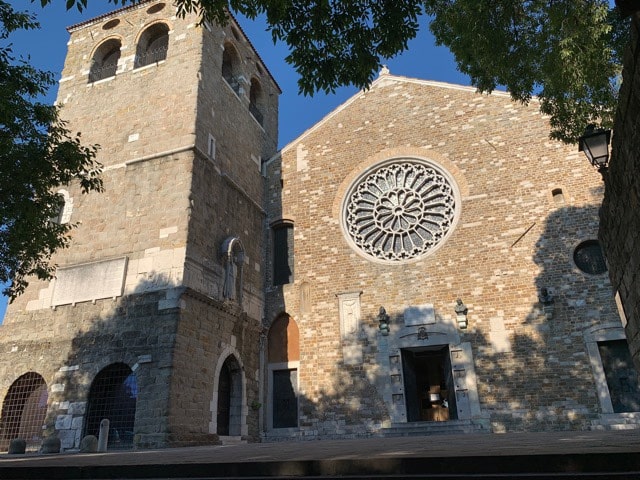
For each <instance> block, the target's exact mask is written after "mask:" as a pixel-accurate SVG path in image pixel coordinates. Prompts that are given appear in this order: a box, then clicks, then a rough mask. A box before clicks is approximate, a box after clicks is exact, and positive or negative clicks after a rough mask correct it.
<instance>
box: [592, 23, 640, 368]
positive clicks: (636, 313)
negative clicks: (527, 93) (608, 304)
mask: <svg viewBox="0 0 640 480" xmlns="http://www.w3.org/2000/svg"><path fill="white" fill-rule="evenodd" d="M639 29H640V14H638V13H636V14H635V16H634V17H633V18H632V22H631V42H630V44H629V47H628V48H627V51H626V52H625V55H624V69H623V71H622V79H623V81H622V86H621V88H620V98H619V101H618V111H617V112H616V119H615V125H614V135H613V140H612V151H611V162H610V166H609V172H608V173H607V174H606V175H605V178H604V183H605V186H606V188H605V195H604V201H603V204H602V210H601V213H600V221H601V228H600V239H601V241H602V243H603V246H604V249H605V252H606V256H607V261H608V263H609V268H610V270H609V272H610V277H611V283H612V285H613V290H614V292H617V294H618V295H619V299H620V304H621V307H620V308H621V311H623V312H624V317H625V318H626V322H627V323H626V328H625V330H626V333H627V338H628V340H629V348H630V350H631V353H632V355H633V358H634V361H635V364H636V367H637V368H639V369H640V274H639V273H638V272H640V216H639V215H638V208H640V177H639V176H638V172H640V157H639V156H638V152H639V151H640V133H639V132H638V122H639V121H640V62H639V59H638V56H639V55H640V35H639Z"/></svg>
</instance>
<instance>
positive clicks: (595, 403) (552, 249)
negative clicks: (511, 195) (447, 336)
mask: <svg viewBox="0 0 640 480" xmlns="http://www.w3.org/2000/svg"><path fill="white" fill-rule="evenodd" d="M596 193H597V192H596ZM597 228H598V206H596V205H590V206H586V207H567V206H562V207H558V208H557V209H556V210H555V211H554V212H552V213H551V214H550V215H549V216H548V217H547V218H546V219H545V220H544V222H543V223H542V224H541V225H540V226H539V227H537V228H535V229H533V228H532V229H531V233H530V236H529V238H527V237H526V235H525V236H524V237H522V238H520V239H518V240H519V241H517V242H515V243H514V244H513V245H511V247H510V248H508V249H505V251H501V252H495V251H490V247H485V248H486V249H487V251H485V252H483V251H481V250H478V251H475V253H476V255H477V257H478V258H487V259H488V260H486V262H487V263H486V265H477V272H482V273H481V275H487V278H489V277H491V276H495V273H494V272H495V271H496V270H500V271H501V272H504V275H502V274H501V276H500V279H498V280H496V281H495V282H494V283H493V285H492V288H493V289H494V290H493V291H491V292H490V291H488V289H489V287H486V286H485V287H484V290H483V291H482V292H481V293H477V292H474V291H463V290H462V291H461V290H456V286H455V285H454V286H453V288H451V287H450V286H449V287H447V286H446V285H445V284H444V280H442V282H443V285H442V286H441V287H442V289H443V290H447V288H448V289H450V290H452V291H455V292H456V294H455V295H452V298H455V297H456V296H457V295H460V296H461V297H462V298H463V299H465V301H467V302H469V304H470V305H473V307H472V308H470V309H469V311H468V318H469V328H468V329H466V330H459V331H458V333H459V335H460V339H459V341H460V342H461V343H465V342H468V343H469V344H471V346H472V353H473V367H474V369H475V385H472V386H471V387H472V388H476V389H477V394H478V398H479V403H480V411H481V413H480V416H479V417H480V418H476V419H475V420H481V419H482V418H484V419H485V420H487V419H488V420H489V421H490V426H491V430H492V431H494V432H504V431H538V430H569V429H573V430H586V429H590V428H594V427H595V428H599V426H606V425H604V424H602V423H601V415H602V414H616V413H621V412H623V411H626V412H638V411H640V390H639V389H638V376H637V374H636V373H635V372H633V371H630V364H629V365H627V363H629V362H630V357H629V358H628V359H627V358H626V357H625V350H627V354H626V356H627V357H628V349H627V347H626V340H625V339H624V333H623V330H622V326H621V324H620V319H619V316H618V313H617V310H616V308H615V303H614V301H613V296H612V292H611V287H610V284H609V281H608V277H607V274H606V266H605V265H604V263H602V260H601V254H600V249H599V246H598V245H597V243H595V245H594V242H593V240H595V239H596V236H597ZM533 232H538V237H537V238H536V237H535V236H534V235H533ZM532 251H534V252H535V253H534V255H533V257H531V252H532ZM532 261H533V262H534V263H535V265H537V267H538V272H539V273H538V274H537V275H536V276H535V277H531V281H532V282H533V285H531V283H528V282H527V281H526V280H524V279H523V276H529V275H531V271H532V270H535V269H532V265H531V262H532ZM524 278H526V277H524ZM378 298H384V294H380V292H379V293H378ZM428 300H429V299H428V298H425V302H424V303H427V302H428ZM382 302H384V301H382ZM490 302H493V304H491V303H490ZM336 308H337V307H336ZM452 308H453V307H452ZM488 312H492V313H488ZM389 314H390V321H391V322H390V324H391V333H390V335H391V336H393V335H394V331H396V332H398V331H399V329H401V328H403V329H404V330H403V331H402V332H403V334H404V333H405V332H410V329H409V327H404V321H405V319H404V315H403V313H398V312H393V311H391V309H390V311H389ZM280 318H281V317H278V319H277V320H276V321H274V326H275V325H277V322H278V321H279V319H280ZM333 322H334V323H333V324H332V325H331V326H330V327H328V328H331V330H332V331H331V335H328V334H327V332H326V330H322V329H324V328H327V327H322V326H320V325H317V327H316V328H317V329H318V330H317V331H316V332H315V335H317V336H319V335H322V337H323V340H326V342H325V343H324V344H323V343H321V341H320V339H319V338H317V339H316V340H317V344H318V348H317V349H316V350H313V351H311V350H309V349H308V348H306V349H305V348H304V347H303V348H302V350H303V351H304V352H305V353H304V355H303V357H302V358H300V360H299V366H297V365H295V364H294V363H295V362H292V359H291V358H289V359H288V360H289V364H288V365H289V366H288V368H289V369H290V370H291V369H294V370H298V369H299V372H298V371H296V377H295V378H294V377H293V376H291V375H289V377H288V380H287V381H289V385H287V384H286V382H285V385H284V387H280V388H281V391H277V382H278V380H277V379H276V378H275V377H274V376H273V375H274V373H275V372H274V371H273V369H268V372H267V381H268V384H269V387H268V388H267V411H266V412H265V414H266V415H267V421H266V425H267V430H268V433H267V436H268V437H269V436H274V437H277V436H302V437H305V436H310V437H331V436H338V437H339V436H344V435H350V436H353V435H355V436H359V435H362V436H366V435H371V434H372V433H375V432H378V431H379V430H380V429H381V428H385V427H389V426H391V425H390V424H391V422H390V419H391V418H393V414H392V410H393V409H394V408H395V406H394V403H393V402H394V395H393V392H391V394H389V389H391V390H392V389H393V386H392V383H393V381H394V379H393V372H390V371H389V365H392V361H388V362H387V361H386V360H389V359H388V358H387V359H386V360H385V361H383V362H381V361H380V359H381V357H380V354H381V352H382V351H383V348H381V345H382V342H383V338H384V337H383V336H382V335H381V333H380V331H379V328H378V323H379V322H378V318H377V317H375V316H370V317H365V318H363V319H362V320H361V323H360V331H359V332H358V335H357V338H356V339H355V340H354V341H353V342H351V343H350V344H349V345H347V344H346V343H345V342H344V341H342V342H340V340H339V338H340V330H339V322H338V321H337V315H336V320H334V321H333ZM443 322H444V319H443V318H442V317H440V316H438V315H437V312H436V323H435V325H440V324H442V323H443ZM323 325H324V324H323ZM272 328H273V327H272ZM411 328H413V329H414V330H415V332H413V333H412V335H414V336H415V338H417V339H418V340H416V341H415V342H414V343H412V344H411V347H410V348H406V349H405V348H402V347H401V348H400V352H399V353H400V357H401V358H400V362H402V364H403V365H402V369H401V371H402V372H403V376H402V378H400V380H399V381H400V382H402V385H401V386H402V387H403V390H404V398H402V397H400V396H398V397H397V398H402V401H403V402H405V405H404V406H403V407H404V408H406V410H407V419H408V420H409V422H411V421H426V422H429V421H431V422H433V421H447V420H454V419H456V418H458V416H457V412H456V411H455V409H456V408H458V409H459V408H461V402H459V401H457V399H456V395H454V396H452V395H451V390H452V389H457V388H458V387H456V386H455V385H454V384H455V383H456V382H458V380H457V379H456V378H455V377H456V372H455V368H454V367H452V366H451V364H448V363H447V360H446V358H445V354H444V353H442V352H443V351H444V350H443V349H442V348H441V349H440V350H438V345H436V344H435V343H434V340H433V338H434V337H433V335H432V336H431V337H429V335H425V333H427V334H428V333H429V332H428V330H429V328H426V330H427V332H423V334H422V340H420V338H421V335H420V331H419V329H420V327H419V326H415V327H411ZM436 333H437V332H436ZM308 335H309V332H306V333H305V336H306V337H308ZM300 341H301V342H303V344H304V342H305V338H304V337H301V338H300ZM421 342H423V343H421ZM436 343H437V342H436ZM340 347H342V355H340V352H339V353H338V355H337V357H336V358H340V360H339V361H337V362H335V363H334V364H331V365H329V364H327V361H326V359H327V358H328V357H331V355H332V354H334V352H335V349H337V348H340ZM345 347H348V348H345ZM440 347H445V345H442V346H440ZM446 347H447V348H448V350H447V351H452V350H453V349H454V348H455V347H456V345H454V344H451V345H446ZM347 353H348V355H349V356H350V357H352V358H353V357H355V358H360V360H358V361H356V362H353V361H352V360H349V361H346V358H347ZM268 356H269V358H272V356H273V354H272V353H271V352H268ZM418 357H420V358H418ZM623 357H624V358H623ZM279 360H280V362H281V365H282V367H283V368H285V367H286V364H285V363H284V360H283V359H279ZM293 360H294V361H295V360H297V359H293ZM452 368H454V371H453V372H451V375H449V372H447V369H449V370H451V369H452ZM631 370H632V369H631ZM329 372H331V373H329ZM297 375H299V376H300V377H301V379H302V384H303V385H304V386H305V390H304V391H302V392H299V393H298V396H297V399H295V400H296V402H297V405H298V406H297V408H298V422H297V423H296V424H295V425H291V424H290V423H287V422H285V425H283V426H284V427H289V428H288V429H281V430H279V429H278V428H277V425H278V422H279V421H281V420H282V419H278V418H277V417H278V415H279V414H278V411H279V410H281V409H279V408H278V402H280V401H283V400H284V401H286V402H288V404H289V405H294V403H293V401H292V399H291V398H288V397H291V393H288V392H293V391H297V384H296V382H297ZM327 377H329V378H330V383H329V382H327V381H326V380H324V383H322V384H321V385H320V384H318V379H320V378H327ZM409 377H411V379H410V378H409ZM449 377H453V378H452V379H451V378H449ZM429 378H431V379H432V380H428V379H429ZM433 378H435V381H434V380H433ZM421 382H422V383H421ZM328 383H329V384H328ZM459 386H460V385H459ZM461 386H462V387H465V388H467V387H469V386H470V385H468V384H467V385H461ZM425 389H426V391H423V390H425ZM459 390H460V391H458V392H456V394H457V396H459V395H461V391H462V390H463V388H460V389H459ZM410 391H411V392H414V393H410ZM426 393H428V394H429V395H425V394H426ZM414 394H415V395H416V396H417V398H416V399H415V400H411V401H410V396H411V395H414ZM458 400H460V399H459V398H458ZM412 402H413V403H412ZM445 406H446V408H447V411H446V412H443V411H433V410H431V411H426V412H425V411H423V410H424V409H425V408H423V407H426V409H433V408H436V407H438V408H444V407H445ZM411 411H414V413H413V414H412V413H411ZM396 418H397V417H396ZM472 420H474V419H472ZM291 427H294V428H291Z"/></svg>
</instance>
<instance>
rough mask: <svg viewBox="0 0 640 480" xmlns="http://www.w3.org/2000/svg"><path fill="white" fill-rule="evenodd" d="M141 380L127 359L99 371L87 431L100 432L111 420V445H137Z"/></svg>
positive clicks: (113, 446)
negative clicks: (134, 433) (137, 405)
mask: <svg viewBox="0 0 640 480" xmlns="http://www.w3.org/2000/svg"><path fill="white" fill-rule="evenodd" d="M137 399H138V383H137V381H136V375H135V374H134V373H133V372H132V371H131V369H130V368H129V367H128V366H127V365H125V364H124V363H114V364H112V365H109V366H108V367H106V368H104V369H103V370H101V371H100V373H98V375H96V378H95V379H94V380H93V383H92V384H91V389H90V390H89V402H88V407H87V416H86V419H85V426H84V435H95V436H96V437H97V436H98V435H99V433H100V422H101V421H102V420H103V419H108V420H109V442H108V444H107V446H108V448H110V449H117V448H123V449H124V448H131V447H133V431H134V423H135V418H136V401H137Z"/></svg>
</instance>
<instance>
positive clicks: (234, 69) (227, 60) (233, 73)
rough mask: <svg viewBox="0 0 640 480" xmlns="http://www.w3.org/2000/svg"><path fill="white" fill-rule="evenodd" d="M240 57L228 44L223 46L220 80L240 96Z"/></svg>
mask: <svg viewBox="0 0 640 480" xmlns="http://www.w3.org/2000/svg"><path fill="white" fill-rule="evenodd" d="M239 77H240V57H239V56H238V52H237V51H236V49H235V47H234V46H233V45H231V44H230V43H225V44H224V52H222V78H224V80H225V81H226V82H227V83H228V84H229V86H230V87H231V88H232V89H233V91H234V92H236V94H237V95H240V78H239Z"/></svg>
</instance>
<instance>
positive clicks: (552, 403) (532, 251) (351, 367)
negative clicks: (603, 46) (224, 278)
mask: <svg viewBox="0 0 640 480" xmlns="http://www.w3.org/2000/svg"><path fill="white" fill-rule="evenodd" d="M548 135H549V128H548V125H547V123H546V121H545V119H544V118H543V117H542V116H541V115H540V113H539V112H538V109H537V106H536V105H535V102H533V104H532V105H530V106H523V105H520V104H517V103H513V102H512V101H511V100H510V99H509V97H508V96H507V95H506V94H503V93H499V92H496V93H494V94H493V95H488V96H487V95H479V94H476V93H475V92H474V91H473V90H472V89H469V88H466V87H458V86H454V85H446V84H436V83H433V82H426V81H420V80H412V79H406V78H401V77H394V76H390V75H383V76H382V77H381V78H380V79H379V80H377V81H376V82H375V83H374V85H373V86H372V88H371V89H370V90H369V91H367V92H362V93H359V94H357V95H355V96H354V97H353V98H352V99H350V100H349V101H348V102H346V103H345V104H344V105H343V106H341V107H339V108H338V109H337V110H335V111H334V112H332V113H330V114H329V115H328V116H327V117H325V119H324V120H322V121H321V122H320V123H319V124H317V125H316V126H314V127H313V128H311V129H310V130H309V131H307V132H306V133H305V134H303V135H302V136H301V137H300V138H299V139H297V140H296V141H294V142H292V143H291V144H290V145H288V146H287V147H286V148H285V149H284V150H283V151H282V152H281V155H280V156H279V157H277V158H275V159H274V160H273V161H272V162H271V163H270V164H269V165H268V175H267V178H268V190H267V197H266V198H267V208H268V223H271V222H274V221H277V220H279V219H289V220H292V221H293V222H294V246H293V248H294V257H295V268H294V270H295V272H294V277H295V278H294V282H293V283H290V284H287V285H284V286H282V287H274V286H273V283H272V271H273V264H272V255H273V250H272V248H273V245H272V243H269V244H268V245H269V251H268V254H267V286H266V288H267V292H268V294H267V308H266V312H267V313H266V321H267V322H268V323H269V322H272V321H273V319H274V318H276V317H277V315H278V314H280V313H281V312H283V311H284V312H287V313H288V314H290V315H291V316H292V317H293V318H294V319H295V321H296V322H297V323H298V325H299V328H300V367H299V395H300V410H299V419H300V423H299V429H298V431H300V432H302V434H304V435H311V436H315V435H318V436H322V435H329V436H331V435H334V436H335V435H354V434H355V435H359V434H366V433H367V432H368V433H370V432H376V431H384V428H387V427H389V426H390V425H391V424H392V420H393V422H395V421H396V420H394V419H397V418H399V417H397V416H394V415H395V414H394V413H393V412H394V411H395V410H394V408H395V407H394V405H393V403H391V402H392V401H393V400H389V399H392V398H393V397H392V395H391V394H390V391H389V392H388V391H387V390H385V389H387V388H392V387H391V386H390V383H389V382H391V381H392V380H393V379H392V378H390V373H389V372H388V371H387V367H385V366H384V365H382V364H381V363H380V359H379V357H378V358H376V356H379V354H380V348H381V347H380V342H381V336H380V333H379V331H378V320H377V316H378V310H379V307H380V306H384V307H385V308H386V311H387V312H388V314H389V316H390V320H391V334H392V335H393V334H394V333H393V332H394V329H395V331H397V332H399V333H398V335H405V334H406V335H414V336H413V337H412V338H413V339H417V338H419V335H418V334H419V332H418V331H417V330H416V331H415V332H414V331H413V330H411V329H409V328H408V327H407V329H406V331H403V332H404V333H403V332H401V331H400V330H402V329H403V328H405V327H404V325H405V322H406V321H407V315H408V314H407V312H408V311H411V310H412V309H414V308H418V310H419V309H420V308H422V307H424V306H428V307H429V308H432V309H433V311H434V322H435V323H434V325H435V326H433V327H432V326H429V325H425V328H426V333H427V334H428V333H429V331H433V332H439V331H440V329H441V328H444V327H441V326H442V325H445V324H449V323H451V322H453V323H454V324H455V322H456V313H455V311H454V307H455V304H456V299H457V298H461V299H462V300H463V302H464V303H465V305H466V306H467V307H468V317H467V318H468V322H469V325H468V328H466V329H461V330H460V331H459V334H460V339H459V340H460V342H462V343H461V344H462V345H467V344H470V346H471V347H470V352H471V353H470V355H471V357H472V358H471V359H468V360H465V361H470V362H472V364H473V366H474V367H475V372H474V373H473V375H474V382H470V381H469V382H467V383H468V385H471V383H475V386H474V387H473V388H475V389H476V390H475V392H474V393H475V394H477V398H478V402H479V407H480V408H479V409H478V410H473V408H472V409H471V410H470V411H472V412H473V413H471V414H470V415H471V417H470V418H472V420H473V421H475V422H479V423H480V424H484V425H489V428H490V429H492V430H493V431H506V430H540V429H566V428H574V429H586V428H590V427H591V426H592V424H593V423H594V422H595V423H596V424H597V422H598V421H599V420H598V418H599V414H600V411H601V405H600V403H599V400H598V397H597V394H596V382H595V380H594V375H593V372H592V369H591V365H590V359H589V355H588V352H587V348H586V341H585V335H586V331H587V330H588V329H590V328H594V327H597V326H598V325H601V322H605V323H606V322H608V323H609V324H613V325H616V322H617V325H619V319H618V315H617V312H616V308H615V305H614V303H613V300H612V298H611V293H610V292H611V285H610V283H609V280H608V278H607V275H606V274H601V275H589V274H585V273H583V272H582V271H581V270H579V269H578V268H577V267H576V265H575V263H574V261H573V252H574V249H575V247H576V246H577V245H578V244H579V243H580V242H582V241H584V240H589V239H595V238H596V237H597V231H598V208H599V203H600V201H601V196H602V184H601V182H600V179H599V178H598V176H597V175H595V176H594V175H593V171H592V170H591V169H590V167H589V166H588V165H587V164H586V162H585V161H584V159H583V158H582V157H581V154H580V153H578V152H577V148H575V147H569V146H564V145H562V144H559V143H556V142H553V141H550V140H549V138H548ZM394 158H416V159H424V160H426V161H429V162H432V164H434V165H437V166H438V168H441V169H443V171H445V172H447V174H448V175H449V176H450V178H451V179H452V183H453V184H454V186H455V190H456V191H457V193H456V198H457V202H458V204H459V207H460V210H459V214H458V216H457V217H456V219H455V221H454V226H453V228H452V230H451V232H450V233H449V236H448V237H447V238H446V239H445V241H444V242H443V244H442V245H441V246H440V247H439V248H438V249H437V250H436V251H434V252H433V253H431V254H429V255H427V256H425V257H422V258H420V259H418V260H412V261H408V262H401V263H398V264H388V263H384V262H381V261H377V260H371V259H370V258H367V257H366V255H363V254H362V253H361V252H358V251H357V249H356V248H354V247H353V243H352V242H351V241H348V240H347V239H346V236H345V229H344V224H343V202H344V198H345V195H346V194H347V192H348V191H349V188H350V187H351V185H352V184H353V182H354V181H355V180H356V179H357V178H359V177H360V176H361V175H363V173H364V172H366V171H371V169H373V168H374V167H375V166H376V165H379V164H380V162H383V161H387V160H389V159H394ZM542 288H547V289H548V290H549V291H550V292H551V293H552V295H553V297H554V302H553V304H552V305H551V306H545V305H543V304H542V303H541V302H540V301H539V295H540V292H541V289H542ZM357 293H359V296H358V298H359V302H360V309H359V312H358V321H359V326H358V330H357V331H358V332H359V333H357V335H356V336H355V337H354V338H350V339H345V338H344V337H342V336H341V322H344V321H346V320H345V318H346V317H344V316H343V315H342V314H341V311H340V306H339V304H340V301H341V300H340V299H341V298H344V297H346V296H349V295H350V296H354V295H356V294H357ZM427 323H430V322H427ZM412 328H413V327H412ZM430 329H431V330H430ZM414 330H415V328H414ZM434 335H435V334H434ZM422 338H425V337H424V334H423V337H422ZM429 338H430V339H429V340H428V342H433V341H434V340H433V338H431V337H429ZM450 338H454V337H450ZM401 340H402V339H400V337H398V340H397V343H398V344H399V345H404V344H403V343H402V342H404V341H405V340H402V341H401ZM456 341H457V340H456ZM389 342H390V341H389ZM412 342H413V343H411V346H412V348H421V347H420V345H422V344H421V343H420V342H419V341H418V340H415V341H414V340H412ZM452 342H453V340H452ZM436 343H437V342H436ZM444 343H447V342H444ZM449 343H450V344H449V350H450V351H453V350H454V347H455V345H454V343H455V342H454V343H451V342H449ZM425 345H426V344H425ZM465 355H466V354H465ZM393 356H394V355H392V354H391V353H390V354H389V355H388V360H387V363H389V359H391V360H393V358H392V357H393ZM396 358H397V354H396ZM471 370H472V368H471V367H469V368H467V369H466V371H467V372H471ZM391 376H392V375H391ZM388 394H389V395H388ZM396 394H397V395H400V394H401V392H400V391H398V392H396ZM397 398H400V397H397ZM380 406H383V408H380ZM474 408H475V407H474ZM465 415H466V414H465ZM483 422H486V423H483Z"/></svg>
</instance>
